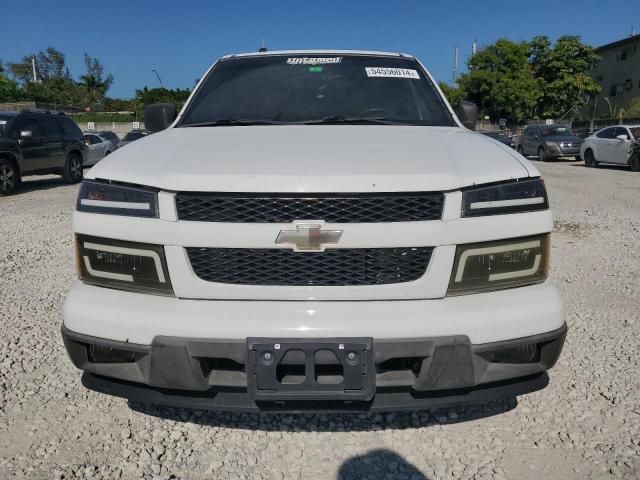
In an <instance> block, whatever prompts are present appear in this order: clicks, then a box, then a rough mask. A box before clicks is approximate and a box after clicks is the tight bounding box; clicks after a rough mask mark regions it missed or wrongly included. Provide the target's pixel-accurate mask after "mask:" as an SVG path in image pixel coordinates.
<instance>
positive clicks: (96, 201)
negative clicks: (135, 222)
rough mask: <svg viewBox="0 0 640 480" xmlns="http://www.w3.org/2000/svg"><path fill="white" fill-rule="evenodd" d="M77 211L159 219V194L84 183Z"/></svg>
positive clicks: (129, 188)
mask: <svg viewBox="0 0 640 480" xmlns="http://www.w3.org/2000/svg"><path fill="white" fill-rule="evenodd" d="M76 210H78V211H79V212H91V213H107V214H111V215H128V216H133V217H157V216H158V193H157V192H155V191H152V190H145V189H142V188H133V187H125V186H122V185H112V184H109V183H100V182H90V181H87V182H82V184H81V185H80V192H79V193H78V202H77V204H76Z"/></svg>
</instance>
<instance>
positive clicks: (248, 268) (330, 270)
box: [187, 247, 433, 286]
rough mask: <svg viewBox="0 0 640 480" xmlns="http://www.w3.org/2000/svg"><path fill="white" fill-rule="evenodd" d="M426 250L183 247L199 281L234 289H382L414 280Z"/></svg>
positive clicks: (427, 253) (421, 269)
mask: <svg viewBox="0 0 640 480" xmlns="http://www.w3.org/2000/svg"><path fill="white" fill-rule="evenodd" d="M432 251H433V248H431V247H419V248H355V249H330V250H326V251H324V252H313V253H310V252H295V251H293V250H285V249H259V248H256V249H254V248H193V247H191V248H187V253H188V255H189V260H190V261H191V266H192V267H193V271H194V272H195V273H196V275H197V276H198V277H200V278H201V279H202V280H206V281H209V282H218V283H232V284H236V285H280V286H294V285H320V286H337V285H385V284H389V283H401V282H410V281H413V280H417V279H418V278H420V277H421V276H422V275H424V272H425V271H426V269H427V265H428V264H429V259H430V258H431V252H432Z"/></svg>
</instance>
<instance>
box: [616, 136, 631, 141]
mask: <svg viewBox="0 0 640 480" xmlns="http://www.w3.org/2000/svg"><path fill="white" fill-rule="evenodd" d="M616 138H617V139H618V140H629V138H628V137H627V136H626V135H618V136H617V137H616Z"/></svg>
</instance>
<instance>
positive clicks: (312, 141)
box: [87, 125, 539, 192]
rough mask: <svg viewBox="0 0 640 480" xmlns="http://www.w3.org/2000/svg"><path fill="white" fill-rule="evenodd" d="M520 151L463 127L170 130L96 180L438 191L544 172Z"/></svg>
mask: <svg viewBox="0 0 640 480" xmlns="http://www.w3.org/2000/svg"><path fill="white" fill-rule="evenodd" d="M538 175H539V173H538V172H537V170H536V169H535V167H533V166H532V165H531V164H529V162H528V161H527V160H525V159H524V158H523V157H521V156H520V155H518V154H517V153H515V152H514V151H513V150H511V149H510V148H508V147H506V146H505V145H502V144H500V143H499V142H497V141H495V140H492V139H489V138H487V137H485V136H484V135H480V134H477V133H474V132H471V131H469V130H465V129H463V128H459V127H422V126H420V127H414V126H384V125H292V126H288V125H287V126H230V127H227V126H225V127H191V128H170V129H167V130H165V131H163V132H160V133H156V134H154V135H150V136H149V137H146V138H142V139H140V140H138V141H136V142H133V143H131V144H129V145H126V146H125V147H124V148H121V149H119V150H117V151H115V152H113V153H112V154H110V155H109V156H108V157H107V158H105V159H104V160H102V161H101V162H100V163H99V164H98V165H96V166H95V167H94V168H92V169H91V170H90V171H89V172H88V174H87V178H93V179H108V180H115V181H121V182H128V183H134V184H140V185H149V186H153V187H158V188H161V189H166V190H175V191H220V192H385V191H386V192H391V191H429V190H431V191H437V190H454V189H458V188H461V187H465V186H469V185H474V184H482V183H489V182H496V181H501V180H508V179H515V178H523V177H528V176H538Z"/></svg>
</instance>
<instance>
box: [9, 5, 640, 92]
mask: <svg viewBox="0 0 640 480" xmlns="http://www.w3.org/2000/svg"><path fill="white" fill-rule="evenodd" d="M0 4H1V6H0V16H1V18H2V20H3V21H2V28H0V60H2V61H3V62H11V61H18V60H19V59H20V58H21V57H22V56H23V55H26V54H32V53H35V52H37V51H39V50H43V49H45V48H47V47H49V46H53V47H55V48H57V49H58V50H60V51H62V52H63V53H64V54H66V59H67V65H68V66H69V68H70V70H71V73H72V75H74V77H75V78H77V77H79V76H80V75H81V74H82V73H83V70H84V68H83V54H84V53H85V52H86V53H88V54H89V55H91V56H93V57H97V58H98V59H100V60H101V61H102V63H103V64H104V66H105V70H106V72H110V73H112V74H113V76H114V79H115V81H114V84H113V86H112V87H111V90H110V91H109V92H108V95H109V96H110V97H116V98H130V97H132V96H134V94H135V90H136V89H138V88H142V87H143V86H145V85H146V86H149V87H150V88H151V87H157V86H159V84H158V80H157V78H156V76H155V74H154V73H153V72H152V69H156V70H157V71H158V73H159V74H160V76H161V78H162V82H163V84H164V86H165V87H168V88H177V87H180V88H185V87H186V88H192V87H193V85H194V82H195V80H197V79H198V78H199V77H200V76H201V75H202V74H203V73H204V72H205V71H206V69H207V68H208V67H209V66H210V65H211V64H212V63H213V62H214V61H215V60H216V59H217V58H219V57H221V56H223V55H226V54H230V53H240V52H250V51H256V50H257V49H258V48H259V47H260V46H261V44H262V41H263V40H264V43H265V45H266V47H267V48H268V49H269V50H283V49H359V50H383V51H394V52H395V51H399V52H404V53H409V54H412V55H415V56H417V57H418V58H419V59H420V60H422V62H423V63H424V64H425V65H426V67H427V68H428V69H429V70H430V71H431V73H432V74H433V75H434V77H435V78H436V79H437V80H439V81H440V80H443V81H446V82H449V83H451V81H452V79H453V64H454V60H453V59H454V49H455V47H456V45H457V46H458V47H459V49H460V69H461V70H464V66H465V62H466V59H467V58H468V56H469V54H470V52H471V45H472V43H473V41H474V40H477V42H478V46H479V48H482V46H483V45H489V44H491V43H493V42H494V41H496V40H497V39H499V38H508V39H510V40H515V41H520V40H529V39H531V38H532V37H533V36H535V35H547V36H548V37H550V38H551V39H552V40H553V39H555V38H557V37H559V36H561V35H566V34H570V35H580V36H582V38H583V40H584V41H585V42H586V43H589V44H591V45H594V46H598V45H602V44H605V43H609V42H612V41H615V40H618V39H620V38H623V37H626V36H628V35H629V34H630V32H631V29H632V27H634V25H633V23H632V22H633V21H634V20H635V22H636V25H635V31H636V33H638V32H640V17H639V16H638V15H637V12H638V7H639V6H640V5H639V4H638V0H622V1H616V0H613V1H606V2H605V1H602V0H598V1H592V0H584V1H569V0H563V1H558V2H545V1H539V2H533V3H531V2H526V3H525V2H522V1H520V2H519V1H517V0H516V1H510V2H506V1H505V2H503V1H496V0H494V1H488V0H484V1H479V0H456V1H453V0H450V1H442V2H435V1H428V0H422V1H418V0H406V1H403V0H386V1H379V0H369V1H353V0H352V1H348V0H342V1H334V0H322V1H316V2H309V1H301V0H298V1H289V0H282V1H267V0H263V1H261V2H258V1H240V0H236V1H216V0H210V1H188V0H182V1H180V2H177V1H165V0H157V1H150V0H135V1H121V0H109V1H105V0H103V1H100V2H87V1H86V0H82V1H76V0H57V1H54V0H19V1H9V0H0ZM524 5H528V6H529V8H525V7H524ZM531 5H535V7H534V8H531ZM624 12H629V13H628V14H626V15H625V14H624Z"/></svg>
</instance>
